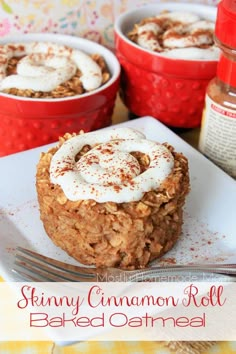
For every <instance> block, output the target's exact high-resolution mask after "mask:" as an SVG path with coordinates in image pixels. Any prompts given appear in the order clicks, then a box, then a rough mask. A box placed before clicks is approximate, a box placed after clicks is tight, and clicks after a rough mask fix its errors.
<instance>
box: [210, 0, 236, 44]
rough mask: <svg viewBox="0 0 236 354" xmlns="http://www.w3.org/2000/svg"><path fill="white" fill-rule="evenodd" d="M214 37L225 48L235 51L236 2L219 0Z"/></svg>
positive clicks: (234, 0) (235, 0)
mask: <svg viewBox="0 0 236 354" xmlns="http://www.w3.org/2000/svg"><path fill="white" fill-rule="evenodd" d="M215 36H216V38H217V39H218V40H219V41H220V42H221V43H223V44H224V45H226V46H227V47H230V48H233V49H234V48H235V49H236V0H221V1H220V3H219V4H218V10H217V18H216V27H215Z"/></svg>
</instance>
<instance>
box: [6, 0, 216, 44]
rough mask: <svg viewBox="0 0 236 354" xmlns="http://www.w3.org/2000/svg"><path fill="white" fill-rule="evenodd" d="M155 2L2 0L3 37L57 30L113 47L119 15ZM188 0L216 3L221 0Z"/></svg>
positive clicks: (123, 0) (152, 0)
mask: <svg viewBox="0 0 236 354" xmlns="http://www.w3.org/2000/svg"><path fill="white" fill-rule="evenodd" d="M155 2H158V1H155V0H80V1H78V0H53V1H47V0H0V38H1V37H4V36H6V35H9V34H18V33H29V32H57V33H63V34H72V35H77V36H83V37H85V38H88V39H91V40H94V41H96V42H99V43H102V44H104V45H106V46H108V47H113V24H114V20H115V18H116V16H118V15H119V14H120V13H122V12H124V11H126V10H129V9H131V8H134V7H139V6H142V5H144V4H149V3H155ZM160 2H165V1H160ZM177 2H178V1H177ZM183 2H186V1H183ZM188 2H192V3H205V4H208V5H216V4H217V2H218V0H195V1H194V0H192V1H191V0H190V1H188Z"/></svg>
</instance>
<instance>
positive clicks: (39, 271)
mask: <svg viewBox="0 0 236 354" xmlns="http://www.w3.org/2000/svg"><path fill="white" fill-rule="evenodd" d="M12 271H13V272H14V273H16V274H18V275H20V276H21V277H22V278H24V279H27V280H30V281H44V282H94V281H95V282H105V281H107V282H117V281H120V282H121V281H123V282H126V281H131V282H132V281H145V280H151V281H213V280H217V279H219V280H223V281H236V277H235V276H236V264H190V265H168V266H166V265H165V266H163V265H160V266H155V267H150V268H144V269H137V270H124V269H119V268H90V267H80V266H75V265H72V264H67V263H63V262H60V261H57V260H55V259H52V258H49V257H46V256H43V255H41V254H39V253H36V252H34V251H31V250H29V249H26V248H22V247H17V248H16V254H15V262H14V267H13V269H12Z"/></svg>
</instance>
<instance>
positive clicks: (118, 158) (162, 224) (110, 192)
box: [36, 128, 189, 268]
mask: <svg viewBox="0 0 236 354" xmlns="http://www.w3.org/2000/svg"><path fill="white" fill-rule="evenodd" d="M36 187H37V194H38V201H39V206H40V215H41V220H42V222H43V225H44V228H45V230H46V232H47V234H48V236H49V237H50V238H51V239H52V241H53V242H54V243H55V244H56V245H57V246H59V247H61V248H62V249H63V250H65V251H66V252H67V253H68V254H69V255H71V256H72V257H74V258H75V259H77V260H78V261H80V262H81V263H83V264H88V265H96V266H97V267H98V266H115V267H121V268H140V267H145V266H146V265H147V264H148V263H149V262H150V261H151V260H153V259H155V258H157V257H160V256H161V255H163V254H164V253H165V252H167V251H168V250H170V249H171V247H172V246H173V245H174V244H175V243H176V241H177V239H178V237H179V235H180V233H181V228H182V222H183V217H182V209H183V205H184V202H185V197H186V195H187V193H188V191H189V173H188V161H187V159H186V157H184V156H183V155H182V154H180V153H177V152H175V151H174V149H173V147H171V146H170V145H168V144H159V143H156V142H154V141H150V140H147V139H146V138H145V136H144V135H143V134H142V133H140V132H138V131H136V130H133V129H130V128H117V129H112V130H106V131H97V132H91V133H86V134H84V133H81V134H79V135H76V134H73V135H70V134H66V135H65V136H64V137H63V138H61V139H60V142H59V145H58V146H56V147H53V148H51V149H50V150H49V151H48V152H46V153H43V154H42V155H41V158H40V161H39V163H38V166H37V175H36Z"/></svg>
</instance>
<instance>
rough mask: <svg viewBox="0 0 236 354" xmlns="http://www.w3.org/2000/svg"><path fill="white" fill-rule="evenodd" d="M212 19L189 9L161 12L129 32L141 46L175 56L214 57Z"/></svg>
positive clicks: (216, 49)
mask: <svg viewBox="0 0 236 354" xmlns="http://www.w3.org/2000/svg"><path fill="white" fill-rule="evenodd" d="M214 28H215V24H214V22H212V21H207V20H202V19H201V18H200V16H198V15H196V14H193V13H188V12H186V13H185V12H164V13H162V14H160V15H158V16H156V17H150V18H146V19H143V20H142V21H141V22H140V23H139V24H136V25H135V27H134V30H132V31H131V32H130V33H129V34H128V35H129V37H130V39H131V40H133V41H134V42H136V43H137V44H138V45H140V46H141V47H142V48H145V49H148V50H151V51H155V52H158V53H159V54H161V55H163V56H165V57H170V58H176V59H199V60H201V59H203V60H217V59H218V57H219V49H218V48H217V47H216V46H215V44H214V38H213V35H214Z"/></svg>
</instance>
